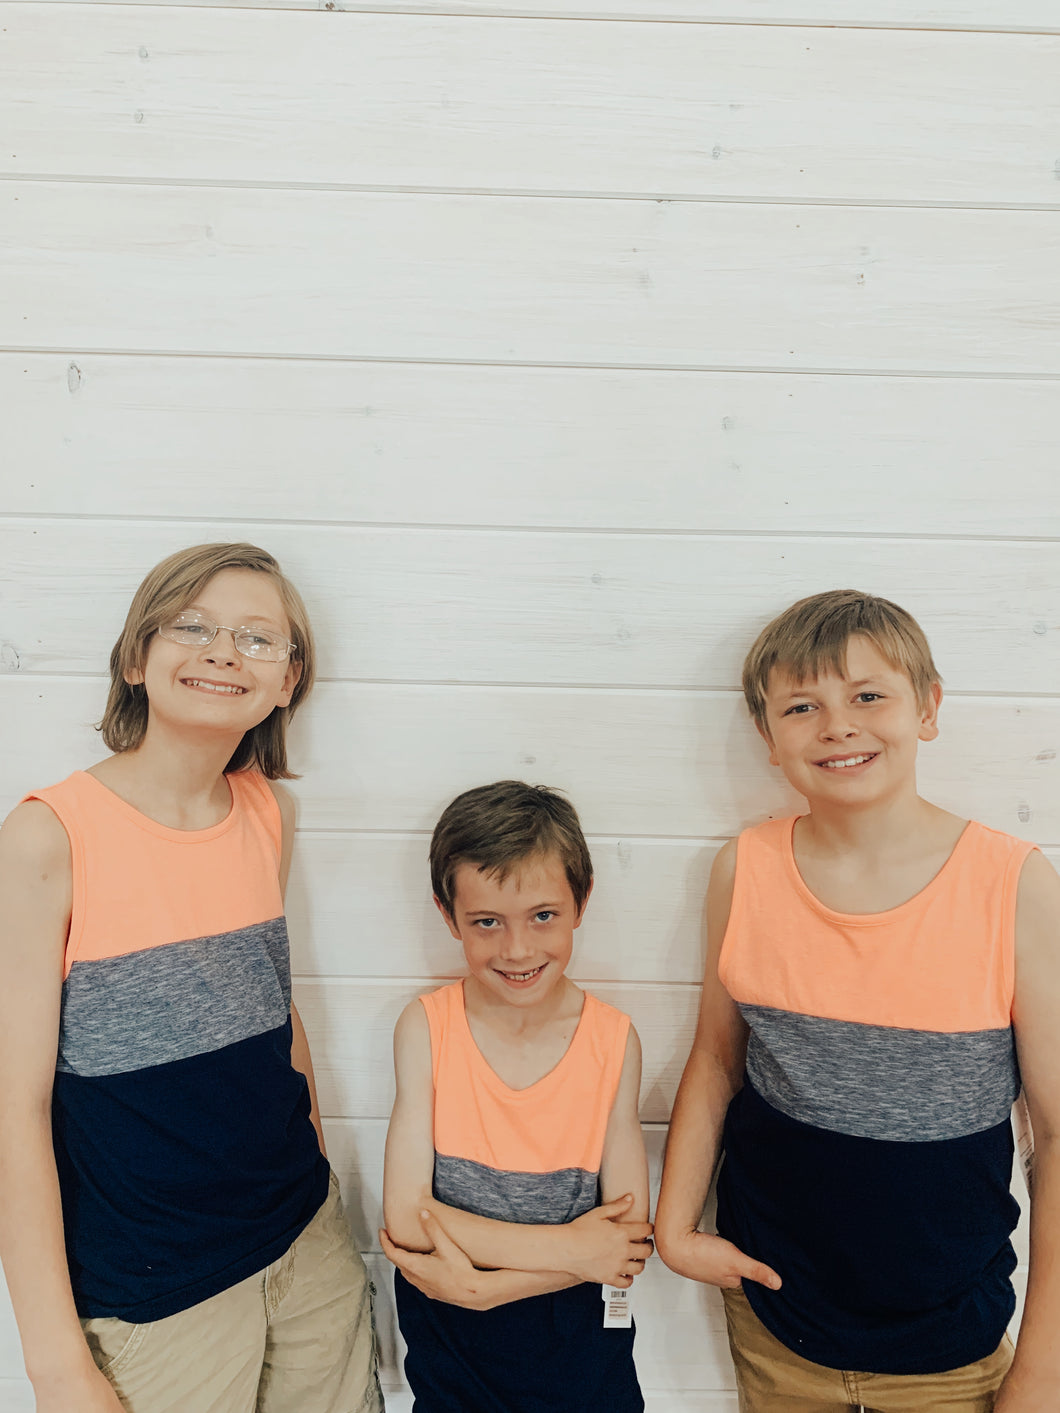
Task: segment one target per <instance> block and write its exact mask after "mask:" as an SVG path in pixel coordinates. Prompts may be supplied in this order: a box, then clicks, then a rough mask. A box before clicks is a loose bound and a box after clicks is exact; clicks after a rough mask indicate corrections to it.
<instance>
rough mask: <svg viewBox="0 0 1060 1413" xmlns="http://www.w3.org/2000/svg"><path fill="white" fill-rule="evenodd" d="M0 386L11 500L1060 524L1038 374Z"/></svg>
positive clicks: (428, 373) (295, 514)
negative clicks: (1033, 377)
mask: <svg viewBox="0 0 1060 1413" xmlns="http://www.w3.org/2000/svg"><path fill="white" fill-rule="evenodd" d="M0 402H2V403H3V405H4V407H5V408H6V414H5V440H6V444H7V446H8V448H9V452H10V455H9V458H8V464H7V465H6V466H5V487H4V492H5V493H4V504H5V507H6V509H7V510H8V511H11V512H20V513H23V514H50V513H53V512H60V513H63V514H67V515H83V516H91V517H96V516H101V515H128V514H132V513H138V514H140V515H143V516H150V515H155V516H163V517H185V516H188V515H193V516H194V515H198V516H202V515H206V516H216V517H228V518H231V519H235V520H237V521H246V520H249V518H250V517H251V516H254V517H255V518H258V517H260V518H261V519H264V520H288V521H292V522H298V521H303V520H327V521H330V522H336V521H361V522H365V521H367V522H384V523H386V522H401V523H412V524H437V525H446V524H449V525H478V524H494V525H522V526H543V527H556V528H575V529H576V528H586V529H643V530H651V529H662V530H677V529H683V530H708V531H713V532H715V533H736V534H739V533H741V532H748V531H757V532H759V533H784V532H795V533H803V532H809V533H814V532H817V531H820V530H822V529H827V530H829V531H831V532H832V533H847V534H849V533H852V532H854V533H859V534H860V533H863V532H865V531H871V532H873V533H875V534H914V535H917V536H931V535H945V536H949V535H961V534H966V535H977V534H986V535H1011V536H1026V537H1034V536H1050V535H1051V536H1053V537H1054V538H1060V496H1057V494H1056V450H1055V428H1056V426H1057V424H1058V422H1060V382H1054V381H1049V380H1043V381H1027V382H1023V381H1010V380H1007V379H963V378H954V379H937V378H900V377H897V378H896V377H884V378H849V377H819V376H814V375H812V374H810V375H807V374H799V375H786V374H771V373H670V372H664V373H660V372H653V371H650V370H641V369H635V370H619V369H615V370H610V371H599V370H596V369H575V368H569V369H552V368H503V367H492V368H468V367H460V366H456V367H446V366H443V365H434V366H430V367H426V366H423V365H403V364H386V363H383V364H371V363H364V364H362V363H346V364H342V363H331V362H299V361H285V360H276V361H273V360H264V361H263V360H249V361H248V360H241V359H196V358H126V357H121V356H110V357H96V356H93V355H88V356H85V355H82V354H70V355H57V354H28V355H27V354H19V355H16V354H0ZM310 445H311V446H312V455H307V449H308V447H309V446H310ZM145 470H146V471H147V473H148V474H145ZM1017 470H1018V474H1015V473H1016V471H1017ZM902 486H915V487H916V494H915V495H913V494H905V493H902V492H900V491H899V490H898V488H899V487H902ZM1000 486H1003V487H1004V493H1003V494H999V487H1000ZM881 492H882V493H881ZM189 533H193V531H191V529H190V527H189ZM238 533H242V531H241V530H240V531H239V532H238ZM261 533H262V534H264V533H265V532H264V531H262V532H261Z"/></svg>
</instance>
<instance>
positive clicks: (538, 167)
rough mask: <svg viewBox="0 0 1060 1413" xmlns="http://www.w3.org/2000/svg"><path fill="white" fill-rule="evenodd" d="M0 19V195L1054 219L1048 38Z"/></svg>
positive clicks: (94, 13)
mask: <svg viewBox="0 0 1060 1413" xmlns="http://www.w3.org/2000/svg"><path fill="white" fill-rule="evenodd" d="M7 13H8V19H7V25H6V32H7V38H6V43H5V45H4V49H3V55H4V57H3V60H2V62H0V95H2V97H0V129H2V130H5V131H11V132H13V133H14V134H16V138H14V139H13V141H12V144H11V145H12V146H15V147H16V148H17V150H16V151H15V152H13V153H10V154H9V153H8V152H7V151H6V150H5V151H4V152H2V153H0V171H6V172H10V173H14V174H17V175H34V176H40V175H56V176H76V177H85V176H97V175H105V176H107V177H110V178H121V179H131V180H150V181H159V180H161V181H165V180H174V179H180V180H189V181H203V180H206V181H211V182H221V183H228V182H248V183H254V182H264V183H271V182H276V183H294V184H298V185H317V184H329V183H335V184H342V185H359V186H383V187H387V188H394V187H406V188H407V187H412V188H424V187H433V188H438V187H443V188H450V189H452V188H463V189H475V190H494V191H497V190H502V191H522V192H527V191H545V192H551V193H563V192H567V193H601V192H602V193H610V194H612V195H614V194H634V195H645V194H646V195H663V196H682V197H689V196H694V197H710V198H715V199H717V198H721V199H729V198H734V197H739V198H749V199H759V200H761V199H764V200H772V201H776V200H784V201H786V200H804V199H812V200H822V199H823V200H841V201H847V202H849V201H858V200H867V201H883V202H889V201H897V202H968V203H971V204H974V205H991V204H995V203H1006V204H1007V203H1032V204H1044V205H1048V206H1055V205H1060V187H1058V185H1057V182H1056V179H1055V171H1054V163H1055V161H1056V149H1055V144H1054V143H1053V142H1052V130H1053V129H1054V128H1055V127H1056V126H1057V124H1058V123H1060V97H1058V95H1060V85H1058V83H1057V77H1058V74H1060V39H1058V38H1057V37H1055V36H1042V35H1035V36H1030V35H1008V36H998V35H981V34H953V33H943V32H915V33H914V32H909V31H903V30H894V31H883V32H879V31H869V30H856V29H846V30H844V29H823V30H806V29H800V28H797V27H766V28H763V27H756V26H738V25H719V26H707V25H697V26H694V27H689V26H686V25H673V24H640V25H622V24H611V25H607V24H600V23H594V22H588V21H586V22H560V21H555V22H543V21H541V20H510V21H508V22H507V23H505V24H497V23H496V21H494V20H492V19H480V20H476V19H468V18H457V17H454V16H451V15H440V16H409V15H378V14H359V15H340V16H332V15H327V14H324V13H317V14H315V15H310V16H307V15H300V14H297V13H293V12H284V11H275V12H273V13H268V14H249V13H247V12H245V11H241V10H238V9H234V10H212V11H207V12H206V13H205V14H203V13H202V12H201V11H200V10H199V9H198V8H195V7H192V8H179V7H156V8H155V9H154V10H153V11H147V12H144V11H141V10H138V9H130V8H128V7H124V6H114V7H110V6H93V7H92V8H88V7H84V6H82V7H76V6H74V7H71V9H70V10H69V11H68V12H67V16H66V22H65V23H64V24H63V25H62V26H56V25H55V23H54V17H55V11H54V10H53V9H52V7H51V6H50V5H47V4H43V5H42V4H39V3H28V4H17V5H14V4H13V5H11V6H9V10H8V12H7ZM940 73H943V74H945V76H946V81H945V83H944V84H940V83H939V75H940ZM119 93H120V94H121V95H122V99H123V101H122V102H121V103H115V102H114V100H113V97H112V95H115V94H119ZM307 94H312V102H306V101H305V96H306V95H307ZM134 118H135V119H136V120H135V121H134ZM867 151H871V152H872V153H873V160H872V161H871V162H867V161H866V160H865V153H866V152H867Z"/></svg>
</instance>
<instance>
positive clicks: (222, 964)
mask: <svg viewBox="0 0 1060 1413" xmlns="http://www.w3.org/2000/svg"><path fill="white" fill-rule="evenodd" d="M290 1009H291V961H290V956H289V953H288V944H287V924H286V922H285V921H284V919H283V918H282V917H277V918H273V919H272V920H271V921H269V922H259V923H255V924H254V925H253V926H252V927H243V928H240V929H239V930H238V931H237V932H222V933H220V934H219V935H218V936H216V937H197V938H196V939H195V940H194V941H189V942H171V943H169V944H168V945H165V946H161V947H149V948H146V949H145V950H144V951H142V952H128V953H126V954H125V955H124V956H121V957H106V958H104V959H103V960H102V961H93V962H75V963H74V964H73V966H72V967H71V968H70V975H69V976H68V977H67V978H66V981H65V982H64V984H63V1000H62V1019H61V1022H60V1027H59V1058H58V1062H57V1064H56V1069H58V1070H60V1071H62V1072H63V1073H64V1074H79V1075H104V1074H124V1073H126V1072H128V1071H129V1070H141V1069H146V1068H147V1066H149V1065H164V1064H167V1063H169V1062H170V1061H171V1060H185V1059H187V1058H188V1057H189V1056H191V1055H203V1054H207V1053H209V1052H210V1051H211V1050H220V1049H221V1048H222V1047H223V1046H225V1045H232V1044H234V1043H235V1042H236V1041H237V1040H246V1039H247V1038H248V1037H249V1036H251V1035H262V1034H264V1033H265V1032H266V1031H269V1030H274V1029H275V1028H276V1027H277V1026H279V1025H283V1024H284V1022H285V1021H286V1019H287V1015H288V1012H289V1011H290Z"/></svg>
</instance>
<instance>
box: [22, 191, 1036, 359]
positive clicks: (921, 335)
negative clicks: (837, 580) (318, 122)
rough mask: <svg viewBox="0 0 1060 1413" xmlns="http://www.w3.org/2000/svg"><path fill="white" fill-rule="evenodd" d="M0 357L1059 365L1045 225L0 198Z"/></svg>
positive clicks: (781, 212)
mask: <svg viewBox="0 0 1060 1413" xmlns="http://www.w3.org/2000/svg"><path fill="white" fill-rule="evenodd" d="M0 232H2V235H0V251H2V252H3V257H4V259H5V261H6V263H7V269H8V272H9V278H8V280H7V282H6V283H5V285H4V287H3V290H2V293H0V345H3V346H5V347H6V348H8V349H26V350H31V349H46V348H52V349H54V348H67V347H70V346H71V345H73V346H81V347H82V348H85V349H89V350H92V349H95V350H108V349H109V350H113V351H124V352H129V351H144V352H171V353H178V352H189V353H214V354H220V353H232V354H236V353H245V354H260V355H285V354H286V355H295V354H297V355H309V356H313V355H327V356H333V357H358V358H371V359H378V358H398V359H408V358H420V359H428V360H443V361H467V360H473V361H485V362H505V363H523V362H529V363H553V364H554V363H563V364H571V363H575V364H606V365H619V366H626V367H628V366H631V365H652V366H666V367H699V368H702V367H723V368H755V367H759V368H772V369H779V370H781V371H783V370H786V369H794V370H799V369H804V370H807V369H808V370H813V369H816V370H826V371H827V370H848V371H858V370H860V371H871V370H875V371H878V372H895V371H920V372H965V373H1006V374H1019V375H1024V376H1033V375H1035V374H1049V375H1051V376H1055V375H1058V374H1060V344H1058V341H1057V339H1056V336H1055V332H1056V329H1055V326H1056V320H1057V318H1058V310H1060V294H1058V292H1057V285H1056V280H1055V271H1056V267H1057V262H1058V259H1060V222H1058V221H1057V219H1056V217H1055V214H1054V213H1052V212H1048V211H966V210H940V209H931V210H928V209H891V208H870V207H826V206H805V207H797V206H772V205H747V204H735V205H732V204H713V203H708V204H704V203H696V202H682V201H649V202H642V201H611V200H584V201H582V200H572V199H558V198H515V197H474V196H445V195H431V196H423V195H405V194H382V193H354V192H339V191H315V190H314V191H274V190H243V189H240V190H234V189H230V188H220V187H218V188H201V187H195V188H185V187H143V186H132V185H129V186H124V185H119V186H114V185H107V186H100V185H96V184H93V183H91V182H88V183H52V182H19V181H12V182H5V183H2V184H0Z"/></svg>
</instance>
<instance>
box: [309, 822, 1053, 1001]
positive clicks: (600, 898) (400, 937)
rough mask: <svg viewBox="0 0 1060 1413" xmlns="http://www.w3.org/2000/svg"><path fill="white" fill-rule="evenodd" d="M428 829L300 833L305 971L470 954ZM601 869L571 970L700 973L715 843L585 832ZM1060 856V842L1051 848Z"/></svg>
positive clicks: (346, 972) (411, 964) (633, 977)
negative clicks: (436, 880) (443, 897)
mask: <svg viewBox="0 0 1060 1413" xmlns="http://www.w3.org/2000/svg"><path fill="white" fill-rule="evenodd" d="M427 842H428V841H427V836H426V835H425V834H409V835H400V834H387V835H373V834H353V835H351V834H342V833H327V832H323V833H303V834H301V835H300V836H299V840H298V845H297V848H296V850H295V859H294V865H293V867H292V870H291V881H290V883H289V884H288V888H287V918H288V923H289V926H290V932H291V955H292V964H293V966H294V970H295V971H296V972H297V973H299V974H300V975H302V976H313V977H328V976H347V977H356V976H363V977H376V978H382V977H394V976H438V977H442V976H454V975H456V974H457V973H458V971H459V969H460V967H461V965H462V962H461V955H460V951H459V948H457V947H456V945H455V943H454V942H453V939H452V937H451V936H450V935H449V931H448V929H447V928H446V927H445V926H444V925H443V923H442V921H441V919H440V918H439V916H438V913H437V911H436V909H435V907H434V904H433V902H432V901H431V889H430V878H429V875H428V868H427ZM588 842H589V848H590V851H591V853H592V857H593V868H594V871H595V875H596V879H595V884H594V887H593V896H592V900H591V902H590V904H589V907H588V909H587V911H586V914H585V920H584V922H583V923H582V925H581V928H580V929H579V931H578V932H577V934H576V937H575V949H574V960H573V961H572V963H571V971H572V974H573V975H575V976H577V977H579V978H580V979H581V980H582V981H584V982H585V983H586V984H587V985H589V986H590V988H591V987H592V985H593V984H594V983H596V982H601V981H612V982H619V981H626V982H630V981H649V982H681V981H683V982H691V983H698V982H699V981H700V979H701V978H702V975H703V956H704V940H703V932H702V913H703V899H704V897H705V896H706V889H707V879H708V877H709V875H710V867H711V864H712V862H713V860H714V857H715V854H716V853H717V850H718V847H719V846H718V844H717V843H714V842H712V841H707V840H664V839H614V838H599V837H595V836H591V837H590V838H589V841H588ZM1051 858H1052V861H1053V864H1054V866H1060V851H1055V850H1054V851H1052V853H1051Z"/></svg>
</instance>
